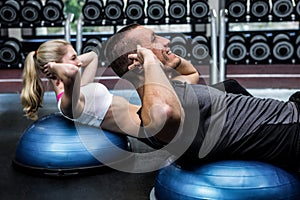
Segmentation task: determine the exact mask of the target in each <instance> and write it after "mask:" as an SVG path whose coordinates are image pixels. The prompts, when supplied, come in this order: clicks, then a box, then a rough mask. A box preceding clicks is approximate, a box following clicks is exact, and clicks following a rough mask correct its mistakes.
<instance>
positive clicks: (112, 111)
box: [101, 96, 141, 137]
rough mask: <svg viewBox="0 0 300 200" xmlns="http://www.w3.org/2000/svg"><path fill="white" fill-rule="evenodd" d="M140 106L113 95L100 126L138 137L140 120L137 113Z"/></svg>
mask: <svg viewBox="0 0 300 200" xmlns="http://www.w3.org/2000/svg"><path fill="white" fill-rule="evenodd" d="M139 108H140V106H137V105H134V104H130V103H129V102H128V101H127V100H126V99H125V98H123V97H120V96H114V97H113V100H112V104H111V106H110V108H109V110H108V112H107V113H106V115H105V118H104V120H103V122H102V124H101V128H103V129H107V130H109V131H113V132H118V133H122V134H127V135H130V136H133V137H138V132H139V129H140V124H141V120H140V118H139V116H138V114H137V112H138V110H139Z"/></svg>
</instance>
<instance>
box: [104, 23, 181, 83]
mask: <svg viewBox="0 0 300 200" xmlns="http://www.w3.org/2000/svg"><path fill="white" fill-rule="evenodd" d="M169 44H170V41H169V40H168V39H167V38H164V37H161V36H158V35H157V34H155V33H154V32H153V31H152V30H151V29H148V28H146V27H144V26H141V25H139V24H131V25H128V26H126V27H124V28H122V29H121V30H120V31H118V32H117V33H116V34H115V35H113V36H112V37H111V38H109V40H108V41H107V43H106V50H105V54H106V57H107V60H108V61H109V63H110V67H112V69H113V70H114V71H115V72H116V74H117V75H118V76H120V77H122V76H123V75H124V74H125V73H126V72H128V66H129V65H130V64H132V63H133V61H132V60H130V59H128V55H129V54H132V53H136V48H137V45H141V46H142V47H145V48H148V49H151V50H152V51H153V53H154V54H155V55H156V56H157V58H158V59H159V60H160V61H161V62H162V63H163V64H164V65H166V66H169V67H172V68H175V67H176V66H178V65H179V64H180V59H179V58H178V57H177V56H176V55H174V54H173V53H172V52H171V51H170V47H169Z"/></svg>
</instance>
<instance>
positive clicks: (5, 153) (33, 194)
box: [0, 89, 296, 200]
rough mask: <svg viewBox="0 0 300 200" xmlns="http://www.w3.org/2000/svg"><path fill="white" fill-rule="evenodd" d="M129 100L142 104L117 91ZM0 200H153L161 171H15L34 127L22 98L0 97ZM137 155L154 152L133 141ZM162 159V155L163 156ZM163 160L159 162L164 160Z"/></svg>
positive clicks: (51, 100) (263, 93) (49, 105)
mask: <svg viewBox="0 0 300 200" xmlns="http://www.w3.org/2000/svg"><path fill="white" fill-rule="evenodd" d="M249 91H250V92H251V93H252V94H253V95H254V96H258V97H261V98H265V97H266V98H268V97H272V98H277V99H279V100H287V98H288V96H290V95H291V94H292V93H293V92H295V91H296V90H282V89H281V90H274V89H259V90H249ZM116 93H117V94H121V95H122V96H127V97H128V98H129V99H130V101H132V102H134V103H139V102H138V98H137V96H136V94H135V93H132V92H128V91H123V92H121V91H117V92H116ZM0 105H1V107H0V165H1V167H0V169H1V172H0V175H1V178H0V199H10V200H14V199H18V200H21V199H26V200H29V199H30V200H35V199H39V200H40V199H42V200H44V199H51V200H52V199H56V200H59V199H64V200H69V199H72V200H73V199H85V200H90V199H92V200H94V199H100V200H102V199H103V200H109V199H112V200H115V199H118V200H143V199H149V194H150V191H151V189H152V188H153V185H154V181H155V177H156V175H157V171H153V172H145V173H126V172H121V171H118V170H110V171H107V172H105V173H100V174H93V175H87V176H79V177H73V178H67V179H57V178H49V177H40V176H33V175H30V174H27V173H23V172H21V171H19V170H16V169H15V168H13V167H12V160H13V158H14V155H15V150H16V147H17V144H18V141H19V139H20V138H21V136H22V134H23V132H24V130H25V129H26V128H27V127H28V126H30V124H31V123H32V122H31V121H29V120H27V119H26V118H25V117H24V116H23V113H22V107H21V104H20V99H19V94H0ZM56 111H57V108H56V103H55V97H54V95H53V94H52V93H46V94H45V101H44V107H43V108H42V109H40V116H43V115H47V114H51V113H53V112H56ZM131 142H132V146H133V148H134V150H135V151H140V152H142V151H149V150H150V148H149V147H148V146H146V145H143V144H141V143H139V142H137V141H136V140H133V139H131ZM159 156H160V155H159ZM159 156H158V157H157V158H156V159H161V158H163V157H160V158H159ZM156 161H157V160H154V159H151V158H148V159H141V160H140V162H138V163H136V166H135V167H137V168H139V167H143V166H144V165H147V164H151V163H155V162H156Z"/></svg>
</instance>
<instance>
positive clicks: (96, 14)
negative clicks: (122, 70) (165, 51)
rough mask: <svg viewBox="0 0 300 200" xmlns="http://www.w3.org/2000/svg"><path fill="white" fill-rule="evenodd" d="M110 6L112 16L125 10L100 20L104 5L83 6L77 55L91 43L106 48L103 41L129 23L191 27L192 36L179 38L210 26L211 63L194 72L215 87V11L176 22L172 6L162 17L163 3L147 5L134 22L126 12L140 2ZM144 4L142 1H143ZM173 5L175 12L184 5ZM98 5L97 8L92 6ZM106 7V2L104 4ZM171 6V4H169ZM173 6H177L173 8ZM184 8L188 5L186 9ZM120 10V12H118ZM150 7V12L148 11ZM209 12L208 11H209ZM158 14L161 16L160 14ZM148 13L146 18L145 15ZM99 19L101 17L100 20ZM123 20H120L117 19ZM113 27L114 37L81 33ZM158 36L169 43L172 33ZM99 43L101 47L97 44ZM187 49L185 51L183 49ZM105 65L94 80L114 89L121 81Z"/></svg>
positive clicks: (183, 16) (104, 63)
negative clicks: (91, 28) (91, 29)
mask: <svg viewBox="0 0 300 200" xmlns="http://www.w3.org/2000/svg"><path fill="white" fill-rule="evenodd" d="M111 2H112V4H114V6H111V7H109V9H117V11H114V12H113V13H121V10H124V13H121V14H119V15H118V16H116V17H115V16H109V17H108V16H107V15H106V16H102V15H103V14H102V15H101V13H107V11H106V10H107V9H106V8H107V5H106V6H104V5H103V4H102V3H101V2H100V1H97V2H94V1H93V0H91V5H93V6H89V5H87V4H88V3H89V2H88V1H86V3H87V4H86V5H84V7H83V13H82V16H81V17H80V18H79V19H78V22H77V38H76V41H77V43H76V50H77V52H81V53H84V51H83V50H84V49H85V48H87V49H89V50H90V49H91V48H90V47H87V43H88V42H89V41H90V40H92V42H91V43H93V44H91V47H93V46H95V45H96V44H97V43H98V44H99V45H98V46H105V45H104V44H105V41H106V40H107V38H108V37H109V36H110V35H111V34H114V33H116V32H117V29H118V26H119V27H120V26H124V25H127V24H131V23H139V24H141V25H143V26H146V27H147V26H152V27H153V26H156V25H170V26H172V25H178V26H180V25H183V24H188V25H190V27H191V32H185V33H182V32H181V33H180V34H181V35H187V36H190V37H191V35H197V34H200V32H199V31H198V30H197V26H198V25H203V26H206V25H208V26H210V29H209V30H210V31H211V32H210V41H209V46H210V50H211V52H209V53H210V56H211V58H210V61H209V62H207V63H206V64H205V65H203V63H201V64H199V65H198V66H197V69H198V70H199V71H200V72H203V73H202V78H203V79H202V80H204V82H205V83H208V82H210V83H214V82H216V77H215V76H211V74H213V75H215V74H216V73H213V71H217V70H216V69H217V64H216V63H217V52H216V49H217V39H216V38H217V36H216V34H217V20H216V14H215V11H214V10H208V13H209V14H208V15H207V16H201V18H195V17H191V16H190V15H189V14H183V15H180V14H179V15H180V16H182V17H180V18H177V19H176V18H175V17H174V16H176V15H174V16H173V17H172V16H171V13H172V12H170V10H172V8H171V6H169V13H168V14H166V13H164V11H161V10H162V9H167V6H165V2H166V1H160V0H158V1H151V0H150V1H148V7H147V8H143V6H141V8H140V10H145V13H143V14H141V15H139V16H143V17H142V18H134V17H130V18H129V16H128V14H126V13H127V11H128V9H127V8H128V7H129V5H132V4H131V3H132V2H134V3H138V2H139V1H127V6H124V5H123V4H122V3H121V1H118V0H116V1H114V0H112V1H111ZM142 2H144V1H142ZM172 2H173V3H174V4H170V5H172V6H173V9H175V8H174V7H175V5H178V4H177V3H181V2H184V1H177V0H176V1H172ZM195 2H197V3H198V4H200V3H206V1H205V0H202V1H195ZM96 3H97V5H95V4H96ZM106 3H107V2H106ZM151 3H156V4H155V6H153V7H152V9H151V5H152V4H151ZM170 3H171V1H170ZM175 3H176V4H175ZM186 6H187V5H186ZM119 7H122V8H119ZM149 7H150V8H149ZM153 9H157V11H153ZM208 9H209V8H208ZM151 12H153V13H158V14H157V16H152V17H149V13H151ZM161 12H163V14H161ZM87 13H91V15H89V14H87ZM146 13H147V14H146ZM100 16H102V17H100ZM120 16H123V17H120ZM95 26H96V27H112V29H113V33H111V34H107V33H104V34H101V33H100V34H98V35H97V37H95V36H94V37H93V35H89V34H88V33H86V32H84V28H86V27H95ZM159 34H160V35H164V36H165V37H167V38H169V39H170V40H171V39H172V36H170V35H171V33H164V32H161V33H159ZM172 35H176V34H172ZM100 43H101V44H100ZM185 48H186V47H185ZM96 51H97V52H101V50H100V49H97V48H96ZM99 57H100V59H102V61H103V59H104V57H105V56H104V55H101V56H99ZM107 64H108V63H106V61H103V62H102V64H101V63H100V66H101V65H102V66H104V68H101V67H100V68H99V69H98V72H97V77H96V80H98V81H100V82H102V83H104V84H105V85H106V86H108V88H114V87H115V83H116V82H118V81H120V79H119V77H117V76H116V75H115V74H114V72H112V71H111V69H107V68H105V66H107ZM119 85H121V87H122V89H123V87H125V88H127V87H130V86H128V84H126V83H123V82H122V84H119Z"/></svg>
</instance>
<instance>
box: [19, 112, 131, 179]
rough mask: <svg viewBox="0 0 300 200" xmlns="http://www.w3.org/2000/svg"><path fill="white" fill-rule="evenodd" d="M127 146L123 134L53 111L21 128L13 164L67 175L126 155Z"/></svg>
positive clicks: (104, 165) (97, 167) (98, 167)
mask: <svg viewBox="0 0 300 200" xmlns="http://www.w3.org/2000/svg"><path fill="white" fill-rule="evenodd" d="M130 150H131V148H130V143H129V140H128V139H127V137H126V136H125V135H120V134H116V133H112V132H109V131H105V130H102V129H100V128H96V127H91V126H85V125H81V124H78V123H75V122H73V121H71V120H68V119H66V118H65V117H63V116H62V115H61V114H59V113H54V114H50V115H47V116H44V117H42V118H40V119H39V120H37V121H35V122H34V123H32V124H31V125H30V126H29V127H28V128H27V129H26V130H25V131H24V134H23V135H22V136H21V138H20V140H19V143H18V145H17V148H16V153H15V157H14V159H13V166H15V167H16V168H18V169H21V170H25V171H27V172H31V173H34V174H42V175H52V176H70V175H77V174H81V173H89V172H95V171H100V170H101V169H108V167H107V166H108V165H109V164H114V163H118V162H121V161H122V160H123V159H125V157H126V156H128V151H130ZM126 153H127V154H126ZM99 158H100V159H99Z"/></svg>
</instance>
